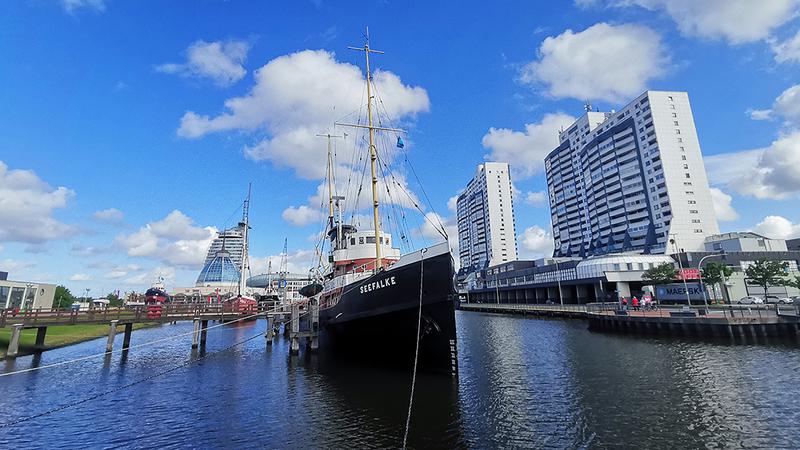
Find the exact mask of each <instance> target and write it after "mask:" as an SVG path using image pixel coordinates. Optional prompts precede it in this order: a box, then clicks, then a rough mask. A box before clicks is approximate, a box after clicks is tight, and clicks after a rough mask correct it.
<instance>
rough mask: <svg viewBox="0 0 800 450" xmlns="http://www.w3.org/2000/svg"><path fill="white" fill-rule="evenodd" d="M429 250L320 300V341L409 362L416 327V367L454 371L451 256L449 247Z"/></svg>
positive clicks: (358, 354)
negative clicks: (332, 298) (331, 302)
mask: <svg viewBox="0 0 800 450" xmlns="http://www.w3.org/2000/svg"><path fill="white" fill-rule="evenodd" d="M445 245H446V244H445ZM436 248H437V247H432V249H436ZM429 250H431V249H429ZM431 253H433V254H432V255H430V256H428V255H427V254H425V253H423V255H425V256H424V257H423V258H419V257H417V258H416V260H415V261H414V260H412V261H410V262H404V261H403V259H401V260H400V261H399V262H398V263H397V264H395V265H394V266H391V267H390V268H388V269H386V270H382V271H380V272H378V273H377V274H374V275H372V276H370V277H369V278H366V279H363V280H360V281H357V282H354V283H351V284H349V285H347V286H345V287H344V289H343V293H342V294H341V297H339V300H338V302H336V304H335V305H333V306H330V307H325V306H326V305H325V304H324V302H323V305H322V309H321V310H320V326H321V328H322V330H323V345H326V346H330V347H331V350H333V351H334V352H338V353H345V354H347V356H350V357H354V358H358V359H369V360H377V361H383V362H390V363H392V364H393V365H402V366H408V367H411V366H412V365H413V362H414V356H415V349H416V340H417V331H418V330H420V333H419V334H420V340H419V356H418V368H419V370H421V371H427V372H438V373H444V374H450V375H456V374H457V371H458V364H457V348H456V325H455V307H454V301H455V298H456V294H455V289H454V287H453V275H454V271H453V260H452V257H451V256H450V252H449V249H448V250H447V251H446V252H442V251H441V248H439V252H438V254H437V253H435V252H431ZM418 254H419V253H417V255H418ZM420 285H421V286H422V290H421V292H420ZM420 294H421V296H422V319H421V322H420V319H419V310H420Z"/></svg>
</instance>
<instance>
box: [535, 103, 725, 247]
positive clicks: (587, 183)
mask: <svg viewBox="0 0 800 450" xmlns="http://www.w3.org/2000/svg"><path fill="white" fill-rule="evenodd" d="M559 142H560V144H559V145H558V147H557V148H556V149H554V150H553V151H552V152H551V153H550V154H549V155H548V156H547V157H546V159H545V171H546V173H547V186H548V193H549V197H550V198H549V200H550V214H551V220H552V226H553V237H554V240H555V251H554V256H577V257H586V256H592V255H603V254H609V253H619V252H637V253H677V252H681V251H703V250H704V241H705V237H706V236H709V235H714V234H718V233H719V227H718V225H717V219H716V216H715V214H714V209H713V205H712V202H711V192H710V190H709V187H708V179H707V176H706V171H705V166H704V165H703V157H702V154H701V152H700V144H699V142H698V138H697V132H696V130H695V125H694V118H693V116H692V109H691V105H690V104H689V97H688V95H687V93H685V92H665V91H647V92H644V93H643V94H642V95H640V96H639V97H637V98H636V99H635V100H633V101H632V102H630V103H629V104H628V105H626V106H625V107H624V108H622V109H621V110H620V111H618V112H615V111H612V112H595V111H591V107H590V106H589V107H587V112H586V113H585V114H584V115H583V116H582V117H580V118H579V119H578V120H576V121H575V123H573V124H572V125H571V126H570V127H568V128H567V129H566V130H563V131H561V132H560V133H559Z"/></svg>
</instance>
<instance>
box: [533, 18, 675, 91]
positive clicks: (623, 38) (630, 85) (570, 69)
mask: <svg viewBox="0 0 800 450" xmlns="http://www.w3.org/2000/svg"><path fill="white" fill-rule="evenodd" d="M538 53H539V55H538V56H539V58H538V60H536V61H532V62H530V63H528V64H526V65H525V66H524V67H523V68H522V72H521V74H520V80H521V81H522V82H523V83H526V84H531V85H535V86H538V85H542V86H543V87H544V91H545V92H546V93H547V94H549V95H551V96H553V97H556V98H577V99H580V100H583V99H598V100H607V101H609V102H617V103H619V102H622V101H625V100H627V99H630V98H631V97H633V96H634V95H637V94H640V93H641V92H642V91H644V90H645V89H646V88H647V84H648V82H649V81H650V80H651V79H653V78H657V77H658V76H660V75H661V74H662V73H663V72H664V69H665V68H666V67H667V66H669V63H670V58H669V56H668V55H667V53H666V51H665V49H664V48H663V47H662V45H661V37H660V36H659V35H658V34H657V33H656V32H654V31H653V30H651V29H649V28H647V27H644V26H640V25H630V24H623V25H609V24H607V23H598V24H596V25H593V26H591V27H589V28H587V29H586V30H584V31H579V32H577V33H576V32H573V31H572V30H567V31H565V32H563V33H562V34H560V35H558V36H555V37H553V36H549V37H547V38H546V39H545V40H544V41H543V42H542V45H541V46H540V47H539V52H538Z"/></svg>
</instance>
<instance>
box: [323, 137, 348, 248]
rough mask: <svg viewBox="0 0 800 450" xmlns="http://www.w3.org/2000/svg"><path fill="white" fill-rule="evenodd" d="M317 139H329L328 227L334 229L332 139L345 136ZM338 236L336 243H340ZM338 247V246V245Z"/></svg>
mask: <svg viewBox="0 0 800 450" xmlns="http://www.w3.org/2000/svg"><path fill="white" fill-rule="evenodd" d="M317 137H324V138H328V226H329V227H330V229H333V152H332V151H331V138H343V137H344V136H340V135H335V134H330V133H327V134H318V135H317ZM339 237H340V236H338V235H337V236H336V242H337V243H338V242H339ZM337 247H338V245H337Z"/></svg>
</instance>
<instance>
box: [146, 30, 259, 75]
mask: <svg viewBox="0 0 800 450" xmlns="http://www.w3.org/2000/svg"><path fill="white" fill-rule="evenodd" d="M249 50H250V44H248V43H247V42H245V41H236V40H230V41H225V42H221V41H215V42H206V41H203V40H199V41H197V42H195V43H193V44H192V45H190V46H189V48H188V49H186V59H187V61H186V62H185V63H183V64H175V63H169V64H161V65H159V66H156V70H157V71H159V72H164V73H174V74H178V75H181V76H185V77H194V78H210V79H211V80H213V81H214V82H215V83H216V84H217V85H218V86H230V85H231V84H233V83H236V82H237V81H239V80H241V79H242V78H243V77H244V76H245V74H246V73H247V70H245V68H244V66H243V65H242V64H243V63H244V61H245V59H247V52H248V51H249Z"/></svg>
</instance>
